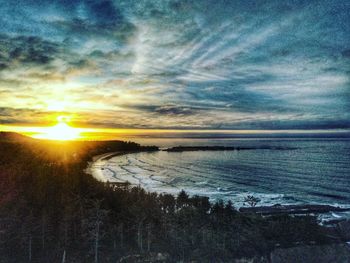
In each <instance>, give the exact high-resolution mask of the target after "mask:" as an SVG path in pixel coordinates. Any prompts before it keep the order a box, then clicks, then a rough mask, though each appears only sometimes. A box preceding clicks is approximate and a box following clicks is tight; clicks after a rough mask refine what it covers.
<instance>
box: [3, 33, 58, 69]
mask: <svg viewBox="0 0 350 263" xmlns="http://www.w3.org/2000/svg"><path fill="white" fill-rule="evenodd" d="M0 52H1V58H2V61H1V65H2V66H1V67H0V68H1V69H7V68H9V67H11V66H12V65H14V64H20V65H21V64H35V65H46V64H49V63H50V62H51V61H52V60H53V59H54V58H55V55H56V54H57V53H58V46H57V45H56V44H55V43H52V42H49V41H44V40H42V39H40V38H38V37H24V36H20V37H8V36H5V35H2V37H1V41H0Z"/></svg>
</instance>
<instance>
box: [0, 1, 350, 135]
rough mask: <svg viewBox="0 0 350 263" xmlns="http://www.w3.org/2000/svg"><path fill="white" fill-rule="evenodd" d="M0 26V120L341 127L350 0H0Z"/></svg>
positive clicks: (345, 111) (347, 103) (349, 80)
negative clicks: (64, 117) (64, 118)
mask: <svg viewBox="0 0 350 263" xmlns="http://www.w3.org/2000/svg"><path fill="white" fill-rule="evenodd" d="M0 25H1V26H0V125H2V126H3V127H5V126H7V127H10V126H16V127H17V126H35V125H48V124H50V123H51V122H53V120H54V119H55V116H68V117H69V118H70V120H71V122H72V123H74V125H75V126H78V127H100V128H109V129H117V128H124V129H195V130H196V129H199V130H206V129H212V130H284V129H289V130H290V129H304V130H312V129H317V130H322V129H349V128H350V1H343V0H332V1H328V0H327V1H326V0H325V1H312V0H307V1H298V0H289V1H280V0H275V1H273V0H271V1H246V0H245V1H243V0H242V1H234V0H231V1H229V0H226V1H225V0H215V1H214V0H206V1H204V0H198V1H193V0H159V1H156V0H154V1H151V0H138V1H130V0H119V1H112V0H106V1H104V0H76V1H71V0H47V1H46V0H26V1H22V0H16V1H15V0H0ZM68 117H67V118H68Z"/></svg>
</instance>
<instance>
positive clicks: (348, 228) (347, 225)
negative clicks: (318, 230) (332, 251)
mask: <svg viewBox="0 0 350 263" xmlns="http://www.w3.org/2000/svg"><path fill="white" fill-rule="evenodd" d="M337 228H338V231H339V234H340V236H341V237H342V238H343V239H344V240H345V241H350V220H346V221H341V222H339V223H338V224H337Z"/></svg>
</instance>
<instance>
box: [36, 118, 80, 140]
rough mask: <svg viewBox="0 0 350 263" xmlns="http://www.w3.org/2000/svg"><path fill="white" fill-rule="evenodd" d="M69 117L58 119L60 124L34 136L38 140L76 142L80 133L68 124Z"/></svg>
mask: <svg viewBox="0 0 350 263" xmlns="http://www.w3.org/2000/svg"><path fill="white" fill-rule="evenodd" d="M68 120H69V117H66V116H59V117H57V121H58V123H57V124H56V125H55V126H52V127H48V128H44V129H42V132H41V133H39V134H37V135H35V136H33V137H35V138H38V139H47V140H62V141H65V140H75V139H78V138H79V137H80V131H79V129H77V128H73V127H71V126H69V125H68V124H67V122H68Z"/></svg>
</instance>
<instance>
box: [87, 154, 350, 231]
mask: <svg viewBox="0 0 350 263" xmlns="http://www.w3.org/2000/svg"><path fill="white" fill-rule="evenodd" d="M159 151H164V150H159ZM141 152H144V151H131V152H122V151H120V152H108V153H104V154H100V155H97V156H94V157H93V158H92V161H90V162H88V166H87V168H86V169H85V172H86V173H87V174H89V175H91V176H93V177H94V178H95V179H96V180H97V181H100V182H103V183H111V184H112V185H113V183H116V184H117V185H118V184H120V185H121V186H123V185H129V186H131V187H137V186H139V187H142V188H143V189H145V190H146V191H149V192H158V191H153V190H149V189H147V188H146V187H144V186H142V185H141V184H133V183H130V182H129V181H128V180H123V179H121V178H119V177H118V176H117V175H116V172H115V171H113V170H112V169H109V168H104V167H102V166H104V165H105V164H106V163H107V162H108V160H110V159H111V158H113V157H116V156H122V155H127V154H132V153H141ZM170 152H173V151H170ZM105 170H109V171H110V172H111V174H112V176H111V177H109V178H110V179H111V180H108V177H107V176H106V175H105V174H104V171H105ZM180 191H181V189H179V191H178V192H180ZM185 191H186V190H185ZM158 193H160V192H158ZM162 193H167V194H171V195H174V196H176V193H174V192H173V191H166V190H164V191H163V192H162ZM234 205H235V204H234ZM237 211H239V212H241V213H250V214H259V215H262V216H274V215H293V216H296V215H299V216H302V215H315V216H320V215H326V214H327V213H333V212H349V211H350V207H341V206H339V205H338V206H337V205H332V204H314V203H306V204H280V203H276V204H273V205H259V206H251V207H250V206H240V207H237ZM346 220H348V219H347V218H344V217H340V218H330V219H327V220H321V222H320V223H321V224H325V225H333V224H336V223H339V222H342V221H346Z"/></svg>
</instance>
